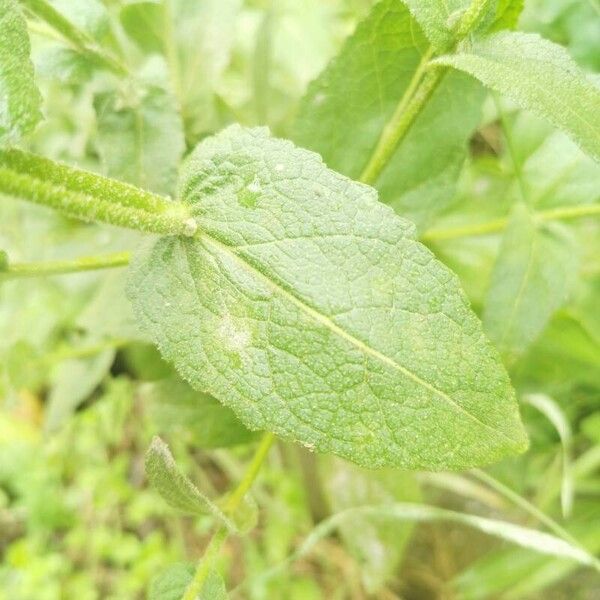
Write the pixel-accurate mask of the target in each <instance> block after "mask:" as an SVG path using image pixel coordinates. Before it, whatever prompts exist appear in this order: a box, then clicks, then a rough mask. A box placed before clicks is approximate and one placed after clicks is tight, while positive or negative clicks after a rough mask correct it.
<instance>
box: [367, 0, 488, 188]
mask: <svg viewBox="0 0 600 600" xmlns="http://www.w3.org/2000/svg"><path fill="white" fill-rule="evenodd" d="M488 1H489V0H473V2H472V3H471V5H470V6H469V8H468V9H467V10H466V11H465V12H464V14H463V15H462V17H461V19H460V21H459V22H458V24H457V26H456V30H455V34H454V41H453V43H452V47H451V48H449V49H448V50H449V51H453V50H454V48H456V46H457V44H458V43H459V42H460V41H461V40H462V39H463V38H465V37H466V36H467V35H468V34H469V33H470V32H471V30H472V29H473V28H474V27H476V26H477V24H478V23H479V21H480V20H481V18H482V16H483V14H484V13H485V10H486V8H487V4H488ZM433 56H434V50H433V48H431V47H430V48H429V49H428V50H427V52H425V54H424V55H423V57H422V58H421V61H420V62H419V65H418V66H417V69H416V70H415V73H414V75H413V77H412V79H411V81H410V83H409V84H408V87H407V88H406V90H405V92H404V94H403V95H402V98H401V99H400V102H399V103H398V105H397V107H396V109H395V111H394V113H393V114H392V116H391V118H390V120H389V121H388V122H387V123H386V124H385V126H384V128H383V130H382V132H381V135H380V137H379V140H378V141H377V145H376V146H375V150H374V151H373V153H372V154H371V157H370V158H369V161H368V162H367V165H366V166H365V168H364V169H363V172H362V173H361V175H360V178H359V179H360V181H362V182H363V183H368V184H374V183H375V182H376V181H377V179H378V178H379V176H380V175H381V173H382V171H383V170H384V169H385V167H386V166H387V164H388V162H389V161H390V159H391V158H392V156H393V154H394V152H395V151H396V148H397V147H398V144H399V143H400V142H401V141H402V139H403V138H404V137H405V136H406V134H407V133H408V131H409V129H410V128H411V126H412V125H413V123H414V122H415V120H416V119H417V117H418V116H419V114H420V113H421V111H422V110H423V108H424V107H425V105H426V104H427V102H428V101H429V99H430V98H431V96H432V94H433V92H434V91H435V90H436V88H437V86H438V85H439V84H440V82H441V81H442V79H443V77H444V74H445V73H446V70H447V69H445V68H435V69H431V65H430V61H431V59H432V58H433Z"/></svg>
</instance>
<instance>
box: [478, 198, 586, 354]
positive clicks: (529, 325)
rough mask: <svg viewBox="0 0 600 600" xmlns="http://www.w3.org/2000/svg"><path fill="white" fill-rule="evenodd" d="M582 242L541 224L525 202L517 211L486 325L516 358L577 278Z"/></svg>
mask: <svg viewBox="0 0 600 600" xmlns="http://www.w3.org/2000/svg"><path fill="white" fill-rule="evenodd" d="M577 258H578V252H577V246H576V244H575V241H574V239H573V237H572V236H570V235H569V232H568V231H567V230H566V229H565V228H564V227H561V226H560V225H558V224H556V223H554V224H551V225H537V224H536V223H535V221H534V219H533V217H532V215H531V214H530V213H529V211H528V209H527V208H526V207H525V206H523V205H517V206H516V207H515V209H514V210H513V213H512V217H511V219H510V222H509V225H508V228H507V230H506V232H505V233H504V237H503V240H502V245H501V248H500V254H499V255H498V258H497V259H496V264H495V265H494V270H493V273H492V281H491V284H490V287H489V290H488V294H487V300H486V304H485V310H484V314H483V324H484V328H485V331H486V333H487V334H488V335H489V337H490V339H491V340H492V341H493V342H495V343H496V346H497V347H498V349H499V350H500V351H501V352H502V353H503V354H504V355H505V356H506V357H507V359H508V360H509V361H512V360H513V359H515V358H516V357H518V356H519V355H521V354H522V353H523V352H524V351H525V350H526V349H527V347H528V346H529V344H530V343H531V342H533V341H534V340H535V339H536V338H537V337H538V335H539V334H540V333H541V332H542V330H543V328H544V327H545V326H546V324H547V323H548V321H549V319H550V317H551V316H552V315H553V314H554V312H555V311H556V310H557V309H558V308H560V306H561V305H562V304H563V303H564V302H565V300H566V298H567V296H568V293H569V291H570V289H571V287H572V284H573V283H574V282H575V279H576V274H577V263H578V260H577Z"/></svg>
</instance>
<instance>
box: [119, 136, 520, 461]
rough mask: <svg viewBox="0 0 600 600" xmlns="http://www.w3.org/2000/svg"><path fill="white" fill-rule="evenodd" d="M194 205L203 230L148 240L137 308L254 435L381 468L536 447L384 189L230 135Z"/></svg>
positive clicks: (478, 338) (137, 265)
mask: <svg viewBox="0 0 600 600" xmlns="http://www.w3.org/2000/svg"><path fill="white" fill-rule="evenodd" d="M180 198H181V200H182V201H183V202H185V203H187V204H188V205H189V210H190V212H191V214H192V215H193V216H194V218H195V219H196V221H197V223H198V229H199V232H200V233H199V235H198V236H197V237H196V238H195V239H190V238H177V237H167V238H162V239H160V240H158V241H153V242H152V243H151V244H149V245H146V247H145V248H144V250H143V251H142V252H141V253H139V254H138V256H137V257H136V259H135V261H134V264H133V265H132V267H131V272H130V281H129V287H128V293H129V297H130V298H131V300H132V302H133V306H134V310H135V312H136V314H137V316H138V318H139V320H140V324H141V326H142V327H143V329H144V331H147V332H148V334H149V335H151V336H152V338H153V340H154V341H155V343H157V344H158V346H159V348H160V350H161V352H162V354H163V356H164V357H165V358H166V359H167V360H169V361H171V362H173V363H174V364H175V367H176V368H177V370H178V371H179V373H180V374H181V375H182V376H183V377H184V378H185V379H186V380H187V381H189V382H190V383H191V384H192V385H193V386H194V387H195V388H196V389H200V390H203V391H206V392H207V393H210V394H211V395H213V396H214V397H215V398H217V399H219V400H220V401H222V402H223V403H224V404H225V405H227V406H230V407H231V408H233V410H234V411H235V412H236V414H237V415H238V417H239V418H240V419H241V421H242V422H243V423H244V424H245V425H246V426H247V427H249V428H251V429H262V430H269V431H273V432H274V433H276V434H278V435H280V436H283V437H285V438H287V439H291V440H296V441H299V442H300V443H302V444H304V445H305V446H308V447H309V448H312V449H316V450H319V451H321V452H331V453H334V454H338V455H340V456H343V457H345V458H348V459H350V460H353V461H355V462H357V463H359V464H361V465H363V466H367V467H381V466H385V465H389V466H403V467H408V468H434V469H443V468H465V467H466V466H471V465H475V464H480V463H484V462H490V461H493V460H497V459H499V458H500V457H502V456H504V455H505V454H506V453H510V452H519V451H522V450H523V449H524V448H525V447H526V446H527V441H526V435H525V433H524V431H523V428H522V425H521V423H520V420H519V415H518V409H517V405H516V402H515V398H514V392H513V390H512V388H511V386H510V383H509V380H508V377H507V374H506V372H505V371H504V369H503V367H502V366H501V364H500V363H499V360H498V357H497V355H496V353H495V351H494V350H493V349H492V347H491V345H490V344H489V342H488V341H487V340H486V339H485V337H484V336H483V334H482V331H481V325H480V323H479V321H478V320H477V318H476V316H475V315H474V314H473V312H472V311H471V309H470V308H469V306H468V303H467V300H466V298H465V296H464V295H463V293H462V292H461V290H460V288H459V285H458V281H457V279H456V277H455V276H454V275H453V274H452V273H451V272H450V271H449V270H448V269H447V268H446V267H444V266H443V265H442V264H441V263H439V262H438V261H437V260H436V259H435V257H434V256H433V255H432V254H431V252H430V251H429V250H427V249H426V248H425V246H423V245H422V244H420V243H419V242H418V241H416V240H415V237H414V227H413V226H412V224H411V223H410V222H408V221H406V220H404V219H402V218H400V217H397V216H395V215H394V213H393V212H392V211H391V210H390V209H389V207H386V206H384V205H382V204H380V203H379V202H377V195H376V192H375V191H374V190H373V189H372V188H370V187H368V186H365V185H362V184H358V183H354V182H352V181H351V180H349V179H347V178H345V177H343V176H341V175H339V174H337V173H335V172H333V171H331V170H329V169H327V168H326V167H325V165H324V164H323V163H322V161H321V159H320V157H319V156H318V155H316V154H314V153H312V152H308V151H306V150H302V149H299V148H296V147H295V146H294V145H293V144H291V143H290V142H287V141H284V140H277V139H273V138H270V137H269V135H268V132H267V131H266V130H265V129H243V128H241V127H239V126H232V127H230V128H228V129H226V130H225V131H223V132H222V133H220V134H219V135H217V136H215V137H214V138H210V139H207V140H205V141H204V142H203V143H201V144H200V145H199V146H198V147H197V148H196V150H195V151H194V152H193V153H192V155H191V157H190V159H189V160H188V162H187V163H186V165H185V166H184V168H183V170H182V176H181V180H180Z"/></svg>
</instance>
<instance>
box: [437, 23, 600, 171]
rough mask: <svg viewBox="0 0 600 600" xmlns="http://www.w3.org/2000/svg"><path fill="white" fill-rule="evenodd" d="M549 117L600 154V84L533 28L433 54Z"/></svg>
mask: <svg viewBox="0 0 600 600" xmlns="http://www.w3.org/2000/svg"><path fill="white" fill-rule="evenodd" d="M436 62H437V63H438V64H443V65H448V66H451V67H455V68H457V69H460V70H462V71H465V72H467V73H470V74H471V75H473V76H474V77H477V78H478V79H479V80H480V81H482V82H483V83H484V84H485V85H487V86H489V87H491V88H492V89H494V90H496V91H498V92H500V93H501V94H505V95H506V96H508V97H509V98H511V99H512V100H513V101H515V102H516V103H517V104H519V105H520V106H522V107H523V108H526V109H529V110H531V111H533V112H535V113H538V114H540V115H541V116H543V117H545V118H546V119H548V120H549V121H550V122H551V123H553V124H554V125H555V126H556V127H558V128H560V129H562V130H563V131H565V132H566V133H567V134H569V135H570V136H571V137H572V138H573V139H574V140H575V141H576V142H577V143H578V144H579V145H580V146H581V148H582V149H583V150H584V151H585V152H587V153H588V154H590V156H593V157H594V158H595V159H596V160H600V87H598V86H597V85H595V84H594V83H593V82H592V81H591V80H590V79H588V78H587V77H586V75H585V73H584V72H583V71H582V70H581V69H579V67H578V66H577V65H576V64H575V62H574V61H573V59H572V58H571V57H570V56H569V54H568V53H567V51H566V50H565V49H564V48H562V47H561V46H559V45H557V44H553V43H552V42H549V41H547V40H544V39H543V38H541V37H540V36H538V35H536V34H531V33H518V32H512V31H501V32H498V33H494V34H492V35H489V36H487V37H485V38H482V39H480V40H478V41H476V42H474V43H473V44H472V45H470V46H466V47H465V48H464V49H463V50H462V51H461V52H460V53H458V54H453V55H448V56H442V57H440V58H438V59H436Z"/></svg>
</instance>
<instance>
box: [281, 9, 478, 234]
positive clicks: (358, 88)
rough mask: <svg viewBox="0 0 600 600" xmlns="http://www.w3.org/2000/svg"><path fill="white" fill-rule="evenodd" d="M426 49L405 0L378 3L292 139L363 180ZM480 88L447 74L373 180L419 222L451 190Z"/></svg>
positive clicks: (315, 86) (324, 78)
mask: <svg viewBox="0 0 600 600" xmlns="http://www.w3.org/2000/svg"><path fill="white" fill-rule="evenodd" d="M427 48H428V41H427V39H426V38H425V36H424V35H423V33H422V32H421V30H420V28H419V25H418V24H417V23H416V22H415V20H414V19H413V18H412V17H411V15H410V13H409V12H408V10H407V9H406V8H405V7H404V6H403V5H402V4H401V3H400V2H397V1H396V0H384V1H383V2H380V3H379V4H377V5H376V6H375V8H374V9H373V10H372V12H371V14H370V15H369V16H368V18H367V19H365V20H364V21H363V22H362V23H361V24H360V25H359V26H358V28H357V30H356V32H355V33H354V35H353V36H351V37H350V38H349V39H348V41H347V42H346V44H345V46H344V47H343V49H342V51H341V52H340V54H339V55H338V56H337V57H336V58H335V59H334V60H333V61H332V62H331V63H330V65H329V66H328V67H327V68H326V69H325V71H323V73H322V74H321V75H320V76H319V78H318V79H317V80H315V81H314V82H313V83H312V84H311V85H310V87H309V89H308V92H307V94H306V96H305V98H304V100H303V102H302V105H301V107H300V111H299V114H298V117H297V120H296V123H295V126H294V129H293V134H292V135H293V139H294V141H296V142H297V143H298V144H299V145H301V146H305V147H306V148H309V149H311V150H315V151H316V152H319V154H321V156H322V157H323V159H324V160H325V162H326V163H327V165H328V166H329V167H331V168H332V169H335V170H337V171H340V172H341V173H343V174H344V175H347V176H348V177H351V178H353V179H358V178H359V177H360V175H361V173H362V171H363V169H364V168H365V166H366V165H367V163H368V161H369V158H370V156H371V154H372V152H373V150H374V148H375V146H376V144H377V140H378V139H379V136H380V135H381V133H382V131H383V129H384V127H385V124H386V123H387V122H388V121H389V120H390V118H391V116H392V114H393V113H394V110H395V108H396V106H397V105H398V103H399V102H400V100H401V98H402V97H403V95H404V94H406V93H408V90H409V87H410V82H411V79H412V78H413V77H414V76H415V73H416V71H417V68H418V65H419V63H420V61H421V58H422V55H423V54H424V53H425V52H426V51H427ZM483 93H484V92H483V89H482V87H481V86H480V85H479V84H478V83H477V82H476V81H475V80H473V79H472V78H470V77H466V76H464V75H462V74H461V75H459V74H458V73H456V72H454V73H449V74H448V75H447V76H446V77H444V79H443V80H442V82H441V84H440V85H439V87H438V89H437V90H436V91H435V92H434V93H433V95H432V97H431V98H430V99H429V101H428V102H427V103H426V105H425V107H424V109H423V110H422V112H421V113H420V115H419V116H418V117H417V119H416V120H415V122H414V123H413V125H412V127H411V128H410V130H409V131H408V133H407V135H406V136H405V137H404V138H403V139H402V140H401V142H400V144H399V147H398V148H397V150H396V152H395V153H394V155H393V156H392V158H391V160H390V161H389V163H388V165H387V167H386V168H385V169H384V171H383V172H382V173H381V176H380V177H379V178H378V180H377V181H376V182H375V186H376V187H377V189H378V190H379V192H380V197H381V199H382V200H383V201H384V202H386V203H388V204H390V205H391V206H392V207H393V208H394V209H395V210H396V211H397V212H398V213H400V214H402V215H404V216H408V217H409V218H411V219H412V220H414V221H415V222H416V223H417V225H424V224H426V223H427V221H428V220H429V219H430V218H431V216H432V215H433V214H435V213H436V212H439V211H440V210H442V209H443V208H444V205H445V204H446V203H447V202H448V201H449V200H450V199H451V198H452V196H453V195H454V188H455V182H456V179H457V177H458V174H459V173H460V169H461V166H462V164H463V161H464V158H465V155H466V146H467V141H468V139H469V137H470V136H471V134H472V132H473V130H474V129H475V127H476V126H477V123H478V121H479V116H480V106H481V102H482V99H483Z"/></svg>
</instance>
